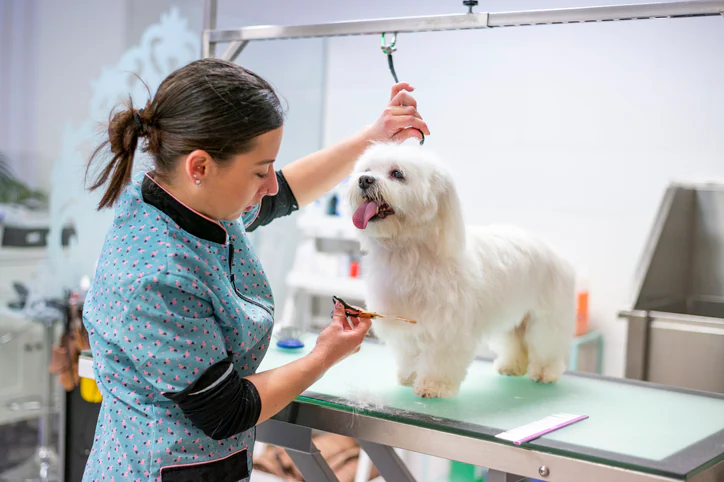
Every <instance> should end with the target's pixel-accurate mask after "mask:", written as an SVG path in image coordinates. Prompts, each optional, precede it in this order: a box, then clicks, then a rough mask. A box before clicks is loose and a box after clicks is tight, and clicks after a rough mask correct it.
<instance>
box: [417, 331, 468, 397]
mask: <svg viewBox="0 0 724 482" xmlns="http://www.w3.org/2000/svg"><path fill="white" fill-rule="evenodd" d="M476 347H477V340H473V339H472V338H467V339H463V340H458V341H456V342H455V343H454V344H452V345H449V346H443V345H439V344H435V345H433V346H429V347H427V348H426V349H425V350H423V351H422V353H420V358H419V364H418V370H417V377H416V379H415V384H414V385H413V388H412V391H413V392H414V393H415V395H417V396H419V397H422V398H449V397H454V396H456V395H457V394H458V392H459V391H460V384H461V383H462V382H463V380H464V379H465V376H466V375H467V371H468V367H469V366H470V364H471V363H472V361H473V358H474V357H475V348H476Z"/></svg>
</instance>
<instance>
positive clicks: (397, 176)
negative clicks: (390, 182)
mask: <svg viewBox="0 0 724 482" xmlns="http://www.w3.org/2000/svg"><path fill="white" fill-rule="evenodd" d="M390 176H392V177H394V178H395V179H405V175H404V174H402V171H398V170H397V169H395V170H393V171H391V172H390Z"/></svg>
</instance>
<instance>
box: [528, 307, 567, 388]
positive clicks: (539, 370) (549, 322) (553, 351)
mask: <svg viewBox="0 0 724 482" xmlns="http://www.w3.org/2000/svg"><path fill="white" fill-rule="evenodd" d="M561 315H562V314H559V316H561ZM563 316H565V315H563ZM557 320H558V318H552V317H549V316H547V315H539V314H534V315H533V316H532V319H531V322H530V325H529V326H528V329H527V330H526V334H525V341H526V343H527V344H528V357H529V358H530V365H529V367H528V376H529V377H530V378H531V380H534V381H536V382H539V383H553V382H556V381H558V379H559V378H560V376H561V375H562V374H563V372H564V371H565V370H566V359H567V357H568V350H569V347H570V341H571V333H569V332H568V330H566V329H564V325H563V324H560V323H558V322H557Z"/></svg>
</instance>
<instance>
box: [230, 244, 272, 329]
mask: <svg viewBox="0 0 724 482" xmlns="http://www.w3.org/2000/svg"><path fill="white" fill-rule="evenodd" d="M233 264H234V245H233V244H232V243H229V274H230V275H231V286H232V288H234V291H235V292H236V295H237V296H238V297H239V298H241V299H242V300H244V301H246V302H247V303H251V304H252V305H256V306H258V307H259V308H261V309H262V310H264V311H266V312H267V313H269V315H270V316H272V317H273V316H274V314H273V313H272V311H271V310H270V309H269V308H268V307H266V306H264V305H262V304H261V303H259V302H258V301H255V300H252V299H251V298H249V297H248V296H244V295H243V294H242V293H241V291H239V288H237V287H236V275H235V274H234V273H233V270H234V267H233Z"/></svg>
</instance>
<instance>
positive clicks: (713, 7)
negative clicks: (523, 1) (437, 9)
mask: <svg viewBox="0 0 724 482" xmlns="http://www.w3.org/2000/svg"><path fill="white" fill-rule="evenodd" d="M217 2H218V0H205V2H204V32H203V35H202V52H201V55H202V57H214V56H216V45H217V44H220V43H229V46H228V48H227V49H226V51H225V52H224V53H223V54H222V55H221V58H223V59H225V60H231V61H233V60H235V59H236V57H237V56H238V55H239V54H240V53H241V51H242V50H243V49H244V47H245V46H246V45H247V44H248V43H249V42H250V41H252V40H273V39H292V38H312V37H340V36H348V35H381V34H383V33H400V32H430V31H443V30H470V29H482V28H497V27H520V26H530V25H551V24H564V23H584V22H610V21H619V20H646V19H654V18H684V17H709V16H717V15H724V1H722V0H690V1H686V2H659V3H646V4H639V5H612V6H606V7H583V8H562V9H552V10H527V11H519V12H497V13H464V14H454V15H431V16H423V17H399V18H386V19H373V20H356V21H351V22H334V23H323V24H316V25H295V26H254V27H243V28H238V29H232V30H217V29H216V14H217ZM471 10H472V7H471Z"/></svg>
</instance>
